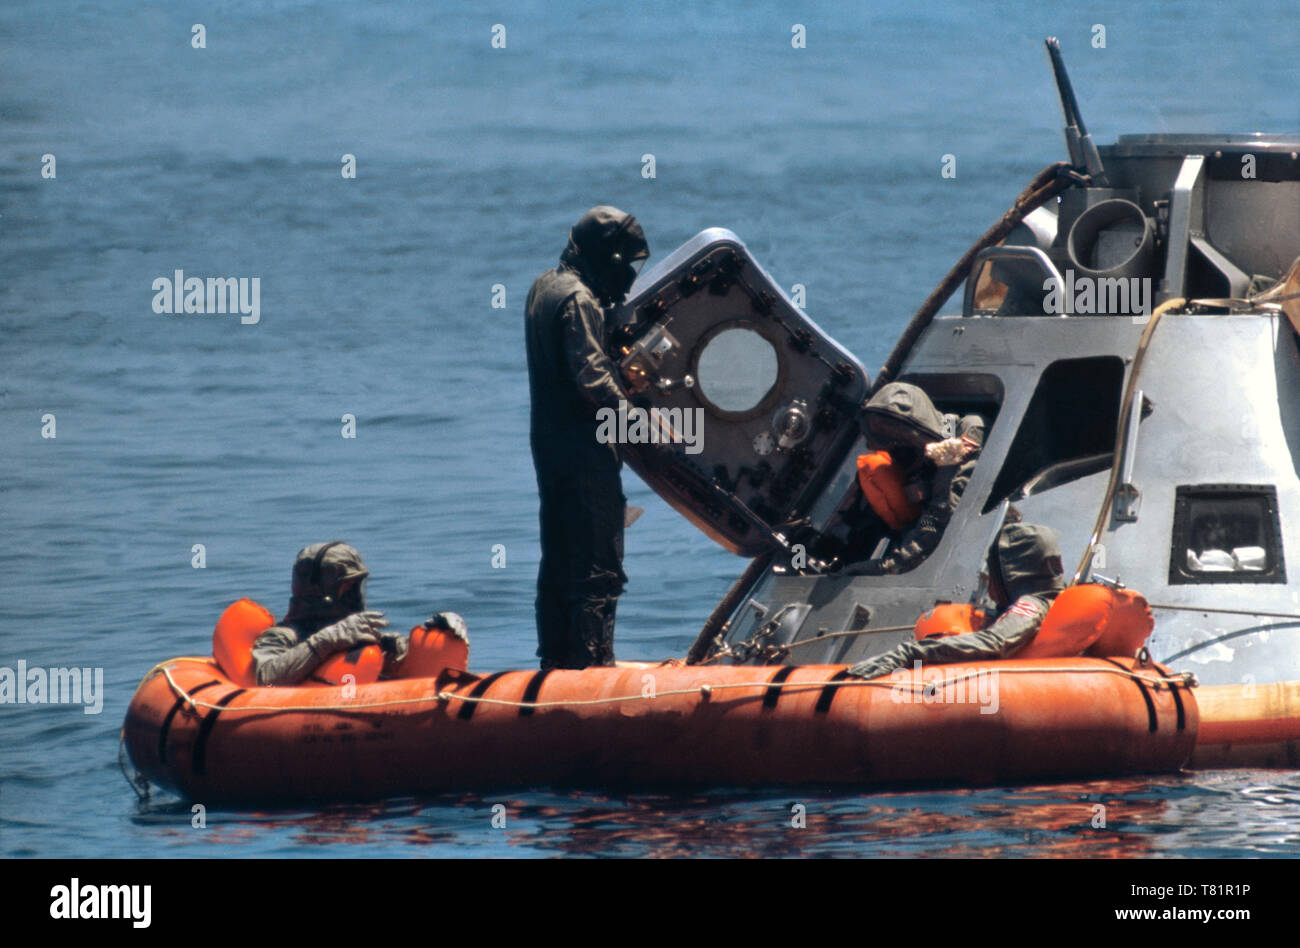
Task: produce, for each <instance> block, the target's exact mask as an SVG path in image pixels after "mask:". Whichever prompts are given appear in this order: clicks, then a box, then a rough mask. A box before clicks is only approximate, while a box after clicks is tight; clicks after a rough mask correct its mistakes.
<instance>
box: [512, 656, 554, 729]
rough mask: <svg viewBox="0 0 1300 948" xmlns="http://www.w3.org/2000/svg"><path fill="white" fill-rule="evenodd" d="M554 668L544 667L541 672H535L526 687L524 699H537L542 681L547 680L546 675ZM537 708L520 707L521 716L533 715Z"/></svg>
mask: <svg viewBox="0 0 1300 948" xmlns="http://www.w3.org/2000/svg"><path fill="white" fill-rule="evenodd" d="M553 670H554V669H550V668H544V669H542V670H541V671H539V672H535V673H534V674H533V677H532V678H530V679H528V687H527V688H525V689H524V697H523V699H522V700H524V701H536V700H537V695H538V693H539V692H540V691H541V690H542V682H544V681H546V676H547V675H549V674H550V673H551V672H552V671H553ZM536 710H537V709H536V708H520V709H519V716H520V717H521V718H528V717H532V714H533V712H534V711H536Z"/></svg>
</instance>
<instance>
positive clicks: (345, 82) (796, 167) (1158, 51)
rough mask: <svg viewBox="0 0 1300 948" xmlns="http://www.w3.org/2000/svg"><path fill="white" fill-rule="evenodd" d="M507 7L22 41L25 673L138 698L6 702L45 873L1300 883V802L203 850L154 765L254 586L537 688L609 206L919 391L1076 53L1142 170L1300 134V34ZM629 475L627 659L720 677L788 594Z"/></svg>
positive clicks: (1266, 782) (9, 558)
mask: <svg viewBox="0 0 1300 948" xmlns="http://www.w3.org/2000/svg"><path fill="white" fill-rule="evenodd" d="M465 6H467V5H460V4H455V5H453V4H440V3H435V4H428V3H417V2H404V3H391V4H384V5H378V6H376V5H370V4H354V3H346V4H345V3H337V4H336V3H327V2H319V0H303V2H285V0H259V2H248V3H228V4H222V5H219V8H217V7H213V6H212V5H210V4H191V3H186V2H179V3H157V4H141V3H137V4H119V3H104V2H99V3H96V2H83V3H61V2H21V0H9V2H6V3H5V4H4V5H3V6H2V7H0V59H2V60H3V62H4V73H5V81H4V83H3V84H2V85H0V128H2V129H3V134H0V250H2V254H0V343H2V344H0V665H3V666H8V667H13V666H15V665H16V664H17V662H18V661H19V660H23V661H26V662H27V663H28V664H29V665H40V666H45V667H52V666H69V665H75V666H90V667H100V668H102V669H103V674H104V689H105V696H104V706H103V712H102V713H101V714H99V715H86V714H83V713H82V711H81V709H80V708H79V707H75V706H74V707H68V706H43V707H32V706H15V705H0V854H3V855H8V856H14V855H42V856H60V857H67V856H124V857H148V856H158V855H230V856H234V855H292V856H303V855H307V856H310V855H318V854H328V855H352V854H358V855H406V854H409V855H426V854H433V855H455V856H551V855H563V854H576V855H588V856H592V855H594V856H624V855H629V856H651V855H653V856H662V855H669V856H671V855H686V854H692V855H695V854H702V855H718V856H764V855H827V854H846V855H849V854H851V855H924V856H931V855H977V854H1006V855H1047V856H1051V855H1088V856H1101V855H1123V856H1131V855H1162V856H1174V855H1178V856H1187V855H1230V856H1245V855H1275V854H1290V855H1296V854H1300V773H1296V772H1270V773H1244V772H1235V773H1203V774H1196V775H1187V776H1168V777H1160V778H1155V779H1138V780H1126V781H1118V782H1116V781H1110V782H1097V783H1087V784H1071V785H1066V786H1052V787H1028V788H1025V787H1021V788H992V789H983V790H978V791H970V790H950V791H927V792H916V793H905V794H897V793H890V794H877V795H849V796H846V795H832V794H824V795H818V794H811V793H808V792H806V791H800V793H799V794H797V795H792V793H791V792H790V791H788V790H770V789H762V788H758V789H747V790H744V791H731V790H728V791H719V792H717V793H712V794H706V795H686V796H662V795H632V796H628V795H618V796H611V795H604V794H600V793H552V792H531V793H522V794H513V795H509V796H477V795H471V796H452V797H433V798H427V799H420V800H396V801H390V802H388V803H385V804H382V805H376V806H367V807H338V808H329V809H324V810H309V811H295V812H275V813H252V814H250V813H235V812H221V811H209V813H208V826H207V828H206V829H204V830H197V829H192V828H191V826H190V812H189V809H188V808H187V807H177V806H169V805H166V804H162V805H159V804H156V803H155V804H152V805H148V806H141V805H139V804H138V803H137V801H136V797H135V795H134V794H133V792H132V791H131V789H130V788H129V787H128V786H127V784H126V782H125V781H124V780H123V779H122V778H121V776H120V774H119V772H118V761H117V751H118V730H119V728H120V725H121V721H122V717H123V714H124V712H125V709H126V705H127V702H128V701H129V699H130V696H131V694H132V692H133V690H134V688H135V685H136V684H137V682H138V681H139V679H140V677H141V676H142V675H143V674H144V672H145V671H146V670H147V669H149V668H150V667H151V666H152V665H153V664H154V663H156V662H157V661H160V660H162V659H164V658H167V657H169V656H173V655H183V654H204V653H206V652H207V651H208V649H209V646H210V638H211V629H212V624H213V622H214V620H215V618H216V616H217V615H218V614H219V612H220V610H221V609H222V608H223V607H224V606H225V605H226V604H227V603H229V602H230V601H232V600H234V599H236V598H238V597H241V596H249V597H251V598H254V599H257V600H259V601H261V602H263V603H265V604H267V605H268V606H270V607H271V608H272V609H273V610H274V611H276V613H277V614H279V613H281V612H282V611H283V610H284V607H285V605H286V602H287V598H288V581H289V567H290V564H291V561H292V558H293V555H294V553H295V552H296V551H297V549H298V548H299V547H300V546H302V545H304V544H306V543H309V542H312V541H316V540H322V539H330V538H335V537H342V538H346V539H348V540H349V541H351V542H352V543H353V544H355V545H356V546H357V547H359V548H360V549H361V550H362V552H363V553H364V555H365V557H366V560H367V562H368V564H369V565H370V567H371V569H372V571H373V578H372V579H371V582H370V588H369V595H370V598H371V601H372V602H373V603H374V604H375V607H376V608H381V609H385V610H387V612H388V615H389V617H390V618H391V619H392V620H393V621H394V625H396V626H401V627H409V626H410V625H411V624H413V623H415V622H417V621H419V620H421V619H423V618H424V617H426V616H427V615H429V614H430V612H431V611H434V610H437V609H454V610H456V611H458V612H460V613H462V614H463V615H464V616H465V617H466V619H467V620H468V622H469V625H470V628H471V633H472V639H473V665H474V667H475V668H477V669H496V668H506V667H530V666H532V665H533V664H534V662H535V659H534V657H533V650H534V648H535V645H536V642H535V632H534V627H533V612H532V609H533V606H532V603H533V595H534V588H533V583H534V577H535V571H536V565H537V557H538V548H537V511H536V495H535V487H534V481H533V472H532V465H531V458H530V455H529V451H528V441H527V406H528V392H527V372H526V367H525V360H524V351H523V336H522V310H523V302H524V298H525V295H526V294H527V291H528V287H529V284H530V283H531V281H532V280H533V278H534V277H535V276H536V275H537V274H538V273H539V272H540V271H542V270H543V269H545V268H547V267H549V266H551V265H553V263H554V260H555V258H556V257H557V255H558V254H559V252H560V250H561V249H562V248H563V244H564V239H565V234H566V232H567V229H568V227H569V225H570V224H571V223H572V222H573V221H574V220H575V219H576V218H577V216H578V215H579V214H580V213H581V212H582V211H583V210H584V209H586V208H587V207H588V206H590V205H592V204H595V203H600V202H608V203H613V204H616V205H619V206H621V207H623V208H625V209H628V210H630V211H632V212H633V213H635V214H636V215H637V216H638V217H639V218H640V220H641V221H642V222H643V224H644V227H645V230H646V232H647V234H648V235H649V239H650V243H651V247H652V249H653V251H654V252H655V254H656V256H662V255H663V254H665V253H666V252H668V251H669V250H671V249H672V248H674V247H676V246H677V245H679V244H680V243H682V242H683V241H685V240H686V239H688V238H689V237H691V236H692V235H693V234H694V233H696V232H698V231H699V230H701V229H703V228H705V227H708V226H715V225H720V226H726V227H729V228H731V229H733V230H734V231H736V232H737V233H738V234H740V235H741V237H742V238H744V239H745V240H746V241H747V242H748V243H749V246H750V247H751V249H752V250H753V251H754V253H755V254H756V255H757V257H758V259H759V260H760V261H761V263H762V264H763V265H764V266H765V267H766V268H767V269H768V270H769V272H771V273H772V274H773V275H774V276H776V278H777V279H778V280H780V281H781V282H782V283H784V284H785V285H787V286H789V285H790V284H793V283H803V284H804V285H805V286H806V287H807V305H808V310H809V312H810V313H811V314H812V315H813V317H814V318H815V319H816V320H817V321H818V322H819V323H820V324H821V325H822V327H823V328H824V329H826V330H827V331H828V332H829V333H830V334H831V335H832V336H833V337H835V338H836V339H837V340H839V341H840V342H841V343H843V344H844V345H846V346H847V347H848V348H850V349H851V350H852V351H854V352H855V353H856V354H857V355H858V356H859V358H860V359H861V360H862V361H863V362H864V364H866V365H867V366H868V367H869V368H871V369H872V370H873V371H874V368H875V367H876V366H878V365H879V364H880V362H881V361H882V360H883V358H884V356H885V355H886V354H887V352H888V350H889V348H890V347H891V345H892V343H893V341H894V339H895V338H896V337H897V335H898V333H899V331H900V330H901V329H902V327H903V325H904V323H905V322H906V319H907V317H908V315H910V313H911V312H912V310H913V309H915V307H916V305H917V304H918V303H919V302H920V300H921V299H923V298H924V297H925V295H926V294H927V293H928V292H929V290H930V288H931V287H932V286H933V284H934V283H935V282H936V281H937V280H938V279H939V277H940V276H942V274H943V273H944V272H945V271H946V269H947V268H948V266H949V265H950V264H951V263H952V261H953V260H954V259H955V258H956V257H957V256H958V255H959V254H960V253H961V252H962V251H963V250H964V249H965V247H966V246H967V245H968V244H969V243H970V242H971V241H972V240H973V239H974V238H975V237H976V236H977V235H978V234H979V233H980V232H981V231H982V230H983V229H984V228H985V227H986V226H988V224H989V223H991V222H992V220H994V219H995V218H996V216H997V215H999V214H1000V213H1001V212H1002V211H1003V210H1004V209H1005V207H1006V206H1007V205H1008V203H1009V202H1010V201H1011V199H1012V198H1013V197H1014V196H1015V194H1016V193H1018V192H1019V190H1020V188H1021V187H1022V186H1023V184H1024V183H1025V182H1027V181H1028V179H1029V178H1030V177H1031V176H1032V175H1033V174H1034V173H1035V172H1036V171H1038V170H1039V169H1040V168H1041V167H1042V166H1044V165H1045V164H1047V163H1048V162H1050V161H1054V160H1057V159H1058V158H1060V157H1062V154H1063V144H1062V139H1061V135H1060V127H1059V126H1060V121H1061V119H1060V112H1059V107H1058V105H1057V102H1056V99H1055V93H1054V90H1053V86H1052V83H1051V78H1050V71H1049V69H1048V65H1047V59H1046V56H1045V54H1044V53H1043V51H1042V46H1041V43H1042V38H1043V37H1044V36H1045V35H1048V34H1056V35H1058V36H1060V37H1061V40H1062V47H1063V50H1064V53H1065V56H1066V60H1067V63H1068V65H1069V67H1070V69H1071V71H1072V75H1073V77H1074V81H1075V86H1076V89H1077V91H1078V94H1079V98H1080V102H1081V106H1082V109H1083V113H1084V116H1085V118H1086V120H1087V121H1088V123H1089V127H1090V130H1091V131H1092V132H1093V133H1094V134H1095V136H1096V137H1097V138H1098V139H1099V140H1100V141H1103V142H1105V141H1110V140H1113V138H1114V137H1115V136H1116V135H1118V134H1122V133H1128V132H1138V131H1181V132H1195V131H1254V130H1267V131H1286V130H1290V131H1294V130H1296V129H1297V128H1300V102H1298V101H1297V93H1296V90H1297V88H1300V82H1297V77H1296V65H1295V64H1296V62H1297V60H1298V59H1300V57H1298V53H1300V39H1298V38H1297V37H1298V36H1300V34H1298V33H1297V30H1296V27H1295V19H1294V7H1293V4H1292V3H1290V2H1289V0H1262V2H1259V3H1255V4H1252V5H1251V12H1250V16H1249V17H1244V16H1238V15H1237V14H1236V13H1235V12H1232V8H1231V7H1221V6H1220V4H1219V3H1217V2H1205V3H1186V4H1180V5H1178V7H1177V9H1176V10H1170V9H1168V8H1167V7H1166V5H1164V4H1149V5H1147V6H1149V8H1150V9H1149V10H1147V11H1144V10H1143V9H1141V8H1140V5H1135V4H1133V3H1130V2H1126V0H1103V2H1096V3H1092V4H1090V5H1088V9H1087V10H1086V11H1081V10H1073V8H1072V12H1062V13H1048V12H1044V11H1043V10H1042V9H1041V8H1040V7H1039V6H1038V5H1031V4H1025V5H1024V6H1023V7H1022V6H1021V5H1018V4H1009V3H1008V4H995V5H989V6H987V7H985V8H983V9H980V10H972V9H969V8H968V6H967V5H966V4H958V3H947V2H940V3H931V4H927V5H925V6H924V7H923V8H922V9H919V10H918V11H915V12H913V11H911V10H909V9H908V8H907V7H906V5H902V6H900V5H889V6H882V7H880V8H879V9H876V8H875V5H864V4H860V3H856V2H842V3H827V4H822V5H819V6H818V7H817V9H816V10H812V9H810V10H808V11H806V12H802V13H800V14H799V17H798V19H797V20H796V19H795V18H794V17H793V16H792V15H791V14H790V13H788V12H784V11H783V10H782V6H781V5H779V4H776V3H753V4H743V5H742V4H717V3H707V2H704V3H696V4H691V5H690V9H689V10H684V9H679V7H684V6H686V5H684V4H680V5H676V4H659V3H653V2H648V3H639V4H634V5H628V4H624V3H619V4H615V3H606V4H594V5H590V4H589V5H584V6H583V9H582V10H581V11H580V12H579V11H577V10H576V9H575V11H574V12H572V13H566V12H564V10H563V6H562V5H560V4H545V5H543V4H541V3H535V4H522V5H516V6H515V8H514V9H513V11H512V12H491V13H483V12H479V11H477V10H470V9H465V8H464V7H465ZM1031 10H1032V11H1033V12H1028V11H1031ZM794 22H800V23H802V24H803V25H804V26H805V28H806V31H807V48H805V49H794V48H792V46H791V36H792V33H791V27H792V25H793V23H794ZM196 23H202V24H203V26H204V27H205V31H206V49H194V48H192V46H191V27H192V25H193V24H196ZM496 23H500V24H502V25H503V26H504V27H505V29H506V33H505V36H506V48H505V49H493V48H492V45H491V39H492V27H493V24H496ZM1094 24H1099V25H1101V26H1104V28H1105V40H1106V42H1105V47H1104V48H1094V47H1093V46H1092V43H1091V40H1092V38H1093V36H1094V35H1096V34H1095V29H1094ZM46 154H52V155H54V156H55V161H56V166H55V168H56V174H57V177H55V178H53V179H44V178H42V176H41V173H40V172H41V167H42V156H43V155H46ZM345 154H351V155H354V156H355V159H356V168H357V175H356V178H355V180H345V179H343V178H342V176H341V175H340V168H341V160H342V156H343V155H345ZM945 154H951V155H954V156H955V157H956V161H957V177H956V178H955V179H951V180H945V179H942V178H941V177H940V175H939V168H940V161H941V159H942V156H943V155H945ZM643 155H653V156H654V160H655V169H656V177H655V178H653V179H647V178H644V177H643V176H642V173H641V171H642V167H643V157H642V156H643ZM176 270H183V271H184V272H185V273H186V274H187V275H190V276H200V277H209V276H219V277H225V276H234V277H258V278H259V279H260V317H261V321H260V322H259V323H258V324H256V325H242V324H241V323H240V320H239V317H238V316H231V315H224V316H222V315H216V316H197V315H190V316H184V315H182V316H166V315H158V314H155V313H154V312H153V309H152V307H151V302H152V299H153V295H154V294H153V290H152V289H151V287H152V283H153V281H154V279H155V278H158V277H163V276H166V277H171V276H172V274H173V273H174V271H176ZM498 283H499V284H502V285H504V287H505V288H506V303H507V305H506V308H505V309H494V308H492V307H491V305H490V303H491V295H492V287H493V285H494V284H498ZM345 414H351V415H353V416H355V419H356V431H357V435H356V437H355V438H354V439H345V438H343V437H341V436H340V434H341V428H342V421H341V419H342V418H343V416H344V415H345ZM46 415H53V416H54V418H55V425H56V429H55V430H56V437H55V438H53V439H49V438H42V437H41V430H42V425H43V421H42V418H43V416H46ZM625 478H626V482H627V483H626V491H627V494H628V497H629V499H630V501H631V503H633V504H636V505H638V506H641V507H644V508H646V511H647V512H646V514H645V516H644V517H643V518H642V519H641V520H640V521H639V522H638V523H637V524H636V525H635V526H634V527H633V528H632V529H631V530H630V531H629V533H628V537H627V559H626V564H625V565H626V569H627V572H628V574H629V575H630V577H631V583H630V585H629V587H628V591H627V593H626V595H625V596H624V598H623V600H622V602H621V604H620V607H619V627H618V634H617V646H618V653H619V655H620V657H623V658H662V657H666V656H669V655H680V654H682V653H683V652H684V651H685V649H686V648H687V647H688V646H689V644H690V642H691V641H692V639H693V637H694V635H695V633H696V631H697V630H698V629H699V626H700V624H701V622H702V621H703V619H704V618H705V616H706V615H707V614H708V612H709V610H710V609H711V607H712V606H713V604H714V603H715V602H716V601H717V599H718V598H719V597H720V596H721V595H722V594H723V592H724V591H725V590H726V589H727V587H728V585H729V584H730V583H731V581H732V579H734V577H735V576H736V575H737V574H738V573H739V571H740V570H741V568H742V567H743V563H742V562H741V561H740V560H739V559H737V558H735V557H732V556H731V555H729V554H727V553H725V552H723V551H721V550H720V549H718V548H716V547H715V546H714V545H713V544H712V543H711V542H710V541H709V540H708V539H706V538H705V537H704V536H703V535H701V534H700V533H698V532H697V531H696V530H695V529H694V528H693V527H691V526H690V525H689V524H688V523H686V522H685V521H684V520H682V519H681V518H680V517H678V516H677V515H676V514H674V513H673V512H672V511H671V510H670V509H669V508H668V507H667V506H666V505H665V504H664V503H663V502H662V501H660V500H659V499H658V498H657V497H655V496H654V495H653V494H652V493H650V492H649V491H648V490H647V489H646V488H645V487H644V486H643V485H642V484H641V483H640V482H639V481H637V480H636V479H635V477H634V476H633V475H631V474H630V473H628V474H627V475H626V476H625ZM195 544H202V545H203V547H204V550H205V556H206V568H204V569H195V568H193V567H192V566H191V560H192V557H193V556H194V554H193V553H192V549H193V547H194V546H195ZM496 544H502V545H504V547H505V550H506V556H507V566H506V568H504V569H493V568H492V567H491V556H492V548H493V546H494V545H496ZM920 750H921V751H922V752H923V749H920ZM497 803H504V804H505V805H506V807H507V813H508V821H507V826H506V828H505V829H493V828H492V827H491V825H490V819H491V815H492V807H493V805H494V804H497ZM795 803H803V804H805V806H806V808H807V827H806V828H804V829H801V830H794V829H792V828H791V826H790V817H791V812H792V809H791V808H792V806H793V804H795ZM1099 803H1100V804H1102V805H1104V806H1105V807H1106V813H1107V823H1106V827H1105V828H1104V829H1101V828H1094V827H1093V826H1092V820H1093V816H1094V812H1095V806H1096V805H1097V804H1099Z"/></svg>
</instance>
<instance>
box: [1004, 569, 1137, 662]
mask: <svg viewBox="0 0 1300 948" xmlns="http://www.w3.org/2000/svg"><path fill="white" fill-rule="evenodd" d="M1153 626H1154V622H1153V621H1152V618H1151V609H1150V607H1149V606H1148V605H1147V601H1146V600H1145V599H1143V598H1142V597H1141V596H1140V595H1138V594H1137V593H1135V592H1133V591H1132V590H1129V589H1111V588H1110V587H1109V586H1102V585H1100V584H1097V583H1083V584H1080V585H1078V586H1071V587H1069V588H1068V589H1065V590H1063V591H1062V592H1061V594H1060V595H1059V596H1057V597H1056V601H1055V602H1053V603H1052V608H1051V609H1050V610H1049V611H1048V613H1047V617H1046V618H1045V619H1043V624H1042V626H1041V627H1040V628H1039V630H1038V634H1037V635H1035V636H1034V638H1033V640H1032V641H1030V643H1029V644H1028V645H1026V646H1025V647H1024V648H1023V649H1021V650H1020V651H1018V652H1016V654H1015V657H1016V658H1064V657H1067V656H1072V655H1083V654H1084V653H1085V652H1086V653H1088V654H1092V655H1096V656H1098V657H1109V656H1112V655H1114V656H1124V657H1131V656H1132V654H1133V652H1134V651H1136V650H1137V648H1138V646H1139V645H1141V644H1142V643H1143V642H1144V641H1146V637H1147V636H1148V635H1150V634H1151V629H1152V627H1153Z"/></svg>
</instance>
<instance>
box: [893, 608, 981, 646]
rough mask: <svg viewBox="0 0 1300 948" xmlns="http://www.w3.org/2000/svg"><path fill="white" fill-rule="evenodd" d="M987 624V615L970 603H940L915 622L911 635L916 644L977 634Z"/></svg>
mask: <svg viewBox="0 0 1300 948" xmlns="http://www.w3.org/2000/svg"><path fill="white" fill-rule="evenodd" d="M988 624H989V615H988V613H986V612H984V610H982V609H976V608H975V607H974V606H972V605H971V604H970V603H958V602H941V603H939V604H938V605H937V606H935V607H934V608H933V609H931V610H930V611H929V612H927V613H926V614H925V615H923V616H921V618H919V619H917V620H916V628H914V629H913V630H912V634H913V635H915V636H916V640H917V641H918V642H921V641H924V640H925V639H934V638H939V639H943V638H947V637H948V636H950V635H965V634H966V633H967V632H978V631H980V630H981V629H983V628H985V627H986V626H987V625H988Z"/></svg>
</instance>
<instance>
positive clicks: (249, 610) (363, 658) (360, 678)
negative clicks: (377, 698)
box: [212, 599, 384, 688]
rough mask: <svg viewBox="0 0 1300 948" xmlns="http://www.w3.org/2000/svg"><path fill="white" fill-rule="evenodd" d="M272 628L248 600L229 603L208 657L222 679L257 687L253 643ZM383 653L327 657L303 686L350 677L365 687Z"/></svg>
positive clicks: (269, 618)
mask: <svg viewBox="0 0 1300 948" xmlns="http://www.w3.org/2000/svg"><path fill="white" fill-rule="evenodd" d="M273 625H275V616H273V615H271V613H270V612H268V611H267V610H266V608H265V607H264V606H261V605H258V604H257V603H255V602H253V600H251V599H241V600H239V601H238V602H234V603H231V604H230V605H229V606H227V607H226V610H225V612H223V613H221V618H220V619H218V620H217V627H216V628H215V629H213V631H212V655H213V657H214V658H215V659H216V660H217V664H218V665H220V666H221V670H222V671H223V672H225V673H226V676H227V677H228V678H229V679H230V680H231V681H233V682H234V683H235V684H237V685H241V686H242V687H245V688H254V687H256V686H257V679H256V678H255V677H254V675H253V643H254V642H256V641H257V637H258V636H259V635H261V634H262V633H263V632H265V631H266V630H267V629H269V628H270V627H271V626H273ZM383 668H384V653H383V651H382V650H381V649H380V648H379V646H378V645H367V646H365V647H364V648H360V649H352V650H351V651H349V652H339V653H338V654H337V655H331V656H330V657H329V658H327V659H325V661H323V662H321V663H320V665H318V666H317V667H316V670H315V671H313V672H312V673H311V675H309V676H308V678H307V681H305V682H303V684H310V683H312V682H315V683H318V684H322V685H341V684H343V683H344V681H343V676H344V675H351V676H353V677H352V681H351V682H350V683H351V684H356V685H368V684H371V683H372V682H376V681H378V680H379V673H380V672H381V671H383Z"/></svg>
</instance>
